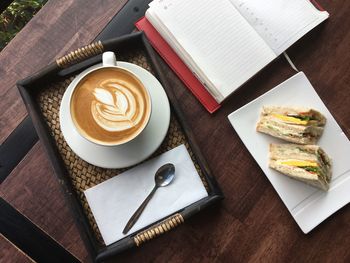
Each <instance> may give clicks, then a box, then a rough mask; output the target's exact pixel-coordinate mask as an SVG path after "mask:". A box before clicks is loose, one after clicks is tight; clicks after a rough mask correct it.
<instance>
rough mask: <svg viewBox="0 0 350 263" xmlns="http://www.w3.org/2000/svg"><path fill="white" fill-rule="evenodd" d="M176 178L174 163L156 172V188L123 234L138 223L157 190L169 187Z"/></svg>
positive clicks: (136, 212)
mask: <svg viewBox="0 0 350 263" xmlns="http://www.w3.org/2000/svg"><path fill="white" fill-rule="evenodd" d="M174 177H175V166H174V165H173V164H172V163H167V164H164V165H163V166H161V167H160V168H159V169H158V171H157V172H156V174H155V176H154V181H155V183H156V184H155V186H154V188H153V190H152V191H151V192H150V193H149V195H148V196H147V197H146V199H145V200H144V201H143V202H142V204H141V205H140V207H139V208H138V209H137V210H136V211H135V213H134V214H133V215H132V217H131V218H130V219H129V221H128V223H127V224H126V226H125V228H124V230H123V234H124V235H125V234H126V233H128V232H129V230H130V229H131V228H132V227H133V225H134V224H135V223H136V221H137V220H138V219H139V217H140V215H141V214H142V211H143V210H144V209H145V207H146V205H147V204H148V202H149V200H151V198H152V196H153V195H154V193H155V192H156V190H157V189H158V188H159V187H163V186H167V185H169V184H170V183H171V182H172V180H173V179H174Z"/></svg>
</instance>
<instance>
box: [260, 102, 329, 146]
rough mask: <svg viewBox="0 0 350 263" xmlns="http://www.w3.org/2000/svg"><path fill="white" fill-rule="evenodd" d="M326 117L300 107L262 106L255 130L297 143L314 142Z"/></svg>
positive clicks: (319, 134)
mask: <svg viewBox="0 0 350 263" xmlns="http://www.w3.org/2000/svg"><path fill="white" fill-rule="evenodd" d="M325 123H326V118H325V117H324V116H323V115H322V114H321V113H319V112H318V111H316V110H313V109H307V108H300V107H294V108H292V107H277V106H269V107H266V106H265V107H263V109H262V112H261V116H260V120H259V122H258V123H257V126H256V130H257V131H259V132H262V133H266V134H269V135H271V136H273V137H277V138H280V139H283V140H285V141H288V142H293V143H298V144H315V143H316V142H317V140H318V139H319V138H320V137H321V135H322V133H323V127H324V125H325Z"/></svg>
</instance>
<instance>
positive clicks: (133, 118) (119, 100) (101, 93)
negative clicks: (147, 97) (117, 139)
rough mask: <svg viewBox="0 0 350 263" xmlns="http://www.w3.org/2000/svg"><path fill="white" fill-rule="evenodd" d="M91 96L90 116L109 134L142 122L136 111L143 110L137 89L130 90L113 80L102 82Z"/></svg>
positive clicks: (140, 96)
mask: <svg viewBox="0 0 350 263" xmlns="http://www.w3.org/2000/svg"><path fill="white" fill-rule="evenodd" d="M93 94H94V96H95V100H93V101H92V103H91V114H92V116H93V118H94V120H95V121H96V123H97V124H98V125H99V126H100V127H101V128H103V129H105V130H107V131H110V132H116V131H125V130H128V129H131V128H132V127H134V126H137V125H138V124H139V123H140V121H141V120H142V114H140V111H139V110H138V109H140V108H144V101H143V100H142V94H141V93H140V91H139V90H138V89H130V87H128V86H124V85H122V84H120V83H118V80H117V79H113V80H107V81H104V82H102V83H101V86H100V87H98V88H96V89H95V90H94V92H93Z"/></svg>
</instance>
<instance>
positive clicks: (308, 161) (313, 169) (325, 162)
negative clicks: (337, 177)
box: [269, 144, 332, 191]
mask: <svg viewBox="0 0 350 263" xmlns="http://www.w3.org/2000/svg"><path fill="white" fill-rule="evenodd" d="M269 167H271V168H273V169H275V170H277V171H279V172H281V173H283V174H285V175H287V176H289V177H292V178H294V179H297V180H299V181H303V182H305V183H307V184H310V185H312V186H315V187H318V188H320V189H322V190H324V191H327V190H328V189H329V183H330V181H331V177H332V162H331V159H330V158H329V156H328V155H327V154H326V153H325V151H324V150H322V148H321V147H319V146H317V145H297V144H270V160H269Z"/></svg>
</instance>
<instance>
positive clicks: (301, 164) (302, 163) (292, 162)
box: [279, 160, 318, 167]
mask: <svg viewBox="0 0 350 263" xmlns="http://www.w3.org/2000/svg"><path fill="white" fill-rule="evenodd" d="M279 163H280V164H284V165H289V166H297V167H318V164H317V163H316V162H310V161H300V160H287V161H279Z"/></svg>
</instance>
